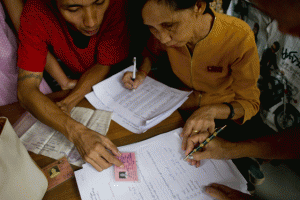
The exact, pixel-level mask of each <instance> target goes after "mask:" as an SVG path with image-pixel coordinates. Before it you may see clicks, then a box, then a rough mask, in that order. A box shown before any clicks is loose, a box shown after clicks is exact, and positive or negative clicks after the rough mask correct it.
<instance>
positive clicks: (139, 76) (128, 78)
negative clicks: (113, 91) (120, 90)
mask: <svg viewBox="0 0 300 200" xmlns="http://www.w3.org/2000/svg"><path fill="white" fill-rule="evenodd" d="M132 75H133V73H132V72H125V74H124V76H123V78H122V81H123V83H124V86H125V87H126V88H127V89H130V90H132V89H137V88H138V87H139V86H140V85H141V84H142V83H143V82H144V80H145V78H146V77H147V76H146V74H145V73H144V72H140V71H137V73H136V78H135V80H134V81H133V80H132Z"/></svg>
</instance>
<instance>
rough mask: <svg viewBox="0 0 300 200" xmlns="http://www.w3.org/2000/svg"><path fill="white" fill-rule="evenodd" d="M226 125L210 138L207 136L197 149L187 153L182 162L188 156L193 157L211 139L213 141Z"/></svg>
mask: <svg viewBox="0 0 300 200" xmlns="http://www.w3.org/2000/svg"><path fill="white" fill-rule="evenodd" d="M226 126H227V125H225V126H223V127H222V128H220V129H219V130H217V131H215V132H214V133H213V134H212V135H211V136H209V137H208V138H206V140H205V141H204V142H202V143H201V144H200V145H199V146H198V147H196V148H195V149H194V150H193V151H191V152H190V153H189V155H187V156H186V157H185V159H184V160H186V159H188V157H189V156H191V155H193V153H195V152H197V151H200V150H201V149H202V148H203V147H204V146H205V145H207V144H208V143H209V142H210V141H211V140H212V139H214V138H215V137H216V136H217V135H218V133H220V132H221V131H222V130H223V129H224V128H225V127H226Z"/></svg>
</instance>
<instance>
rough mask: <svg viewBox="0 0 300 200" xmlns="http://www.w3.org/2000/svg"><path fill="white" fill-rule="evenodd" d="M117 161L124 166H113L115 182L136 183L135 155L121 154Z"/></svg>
mask: <svg viewBox="0 0 300 200" xmlns="http://www.w3.org/2000/svg"><path fill="white" fill-rule="evenodd" d="M118 159H119V160H120V161H121V162H122V163H123V164H124V166H125V167H124V168H120V167H117V166H115V180H116V181H138V176H137V167H136V159H135V153H133V152H131V153H122V156H121V157H118Z"/></svg>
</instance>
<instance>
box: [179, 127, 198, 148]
mask: <svg viewBox="0 0 300 200" xmlns="http://www.w3.org/2000/svg"><path fill="white" fill-rule="evenodd" d="M193 131H194V133H196V131H197V130H192V126H191V125H189V124H187V123H186V124H185V125H184V127H183V130H182V133H181V135H180V136H181V137H182V145H181V149H182V150H186V147H187V139H188V137H189V136H190V135H191V134H192V133H193Z"/></svg>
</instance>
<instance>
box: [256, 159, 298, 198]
mask: <svg viewBox="0 0 300 200" xmlns="http://www.w3.org/2000/svg"><path fill="white" fill-rule="evenodd" d="M261 168H262V171H263V172H264V175H265V181H264V182H263V184H261V185H258V186H256V190H255V195H257V196H258V197H260V198H261V199H264V200H300V176H299V175H297V174H296V173H295V172H294V171H292V170H291V169H289V168H288V167H287V165H285V164H283V163H281V164H280V165H278V166H273V165H271V164H270V163H266V164H263V165H262V166H261Z"/></svg>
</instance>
